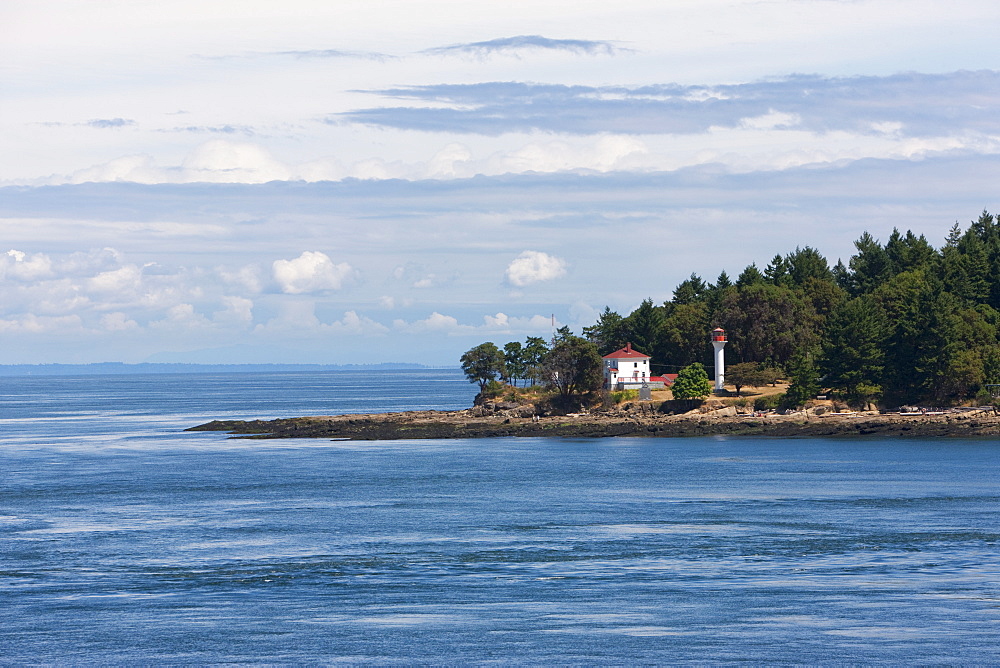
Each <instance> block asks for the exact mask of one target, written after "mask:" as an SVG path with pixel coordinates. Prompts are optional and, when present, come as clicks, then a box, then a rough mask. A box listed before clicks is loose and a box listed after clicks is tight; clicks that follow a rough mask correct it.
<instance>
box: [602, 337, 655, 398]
mask: <svg viewBox="0 0 1000 668" xmlns="http://www.w3.org/2000/svg"><path fill="white" fill-rule="evenodd" d="M650 359H651V358H650V356H649V355H644V354H642V353H640V352H639V351H638V350H633V349H632V344H631V343H627V344H625V347H624V348H622V349H620V350H616V351H615V352H613V353H611V354H610V355H605V356H604V387H605V388H606V389H608V390H637V389H639V388H640V387H643V386H647V387H649V388H651V389H662V388H664V387H666V384H667V379H665V378H662V377H660V376H653V375H651V373H650V370H649V360H650Z"/></svg>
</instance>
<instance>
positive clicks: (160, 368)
mask: <svg viewBox="0 0 1000 668" xmlns="http://www.w3.org/2000/svg"><path fill="white" fill-rule="evenodd" d="M452 368H454V369H458V367H457V366H454V367H452V366H433V365H425V364H416V363H410V362H385V363H382V364H195V363H187V362H138V363H135V364H128V363H125V362H95V363H92V364H0V377H14V376H125V375H138V374H178V373H264V372H295V371H420V370H427V369H452Z"/></svg>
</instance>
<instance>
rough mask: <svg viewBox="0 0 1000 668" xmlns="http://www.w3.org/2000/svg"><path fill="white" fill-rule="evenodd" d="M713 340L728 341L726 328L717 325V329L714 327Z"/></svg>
mask: <svg viewBox="0 0 1000 668" xmlns="http://www.w3.org/2000/svg"><path fill="white" fill-rule="evenodd" d="M712 341H713V342H715V341H722V342H723V343H724V342H725V341H726V330H724V329H722V328H721V327H716V328H715V329H713V330H712Z"/></svg>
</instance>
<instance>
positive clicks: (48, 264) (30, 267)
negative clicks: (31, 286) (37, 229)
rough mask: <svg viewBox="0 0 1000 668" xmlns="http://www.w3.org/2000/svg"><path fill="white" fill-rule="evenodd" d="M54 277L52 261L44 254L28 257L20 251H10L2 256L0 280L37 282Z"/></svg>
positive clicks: (0, 258) (0, 259) (0, 256)
mask: <svg viewBox="0 0 1000 668" xmlns="http://www.w3.org/2000/svg"><path fill="white" fill-rule="evenodd" d="M51 275H52V260H51V259H50V258H49V257H48V256H47V255H45V254H44V253H35V254H33V255H30V256H29V255H28V254H27V253H25V252H23V251H19V250H9V251H7V252H6V253H5V254H4V255H0V278H12V279H16V280H19V281H35V280H38V279H40V278H45V277H48V276H51Z"/></svg>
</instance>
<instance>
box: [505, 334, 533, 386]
mask: <svg viewBox="0 0 1000 668" xmlns="http://www.w3.org/2000/svg"><path fill="white" fill-rule="evenodd" d="M503 365H504V368H505V370H506V374H505V375H506V379H507V380H508V381H513V382H512V383H511V384H512V385H514V387H517V379H518V378H526V377H527V374H528V366H527V365H526V364H525V362H524V346H522V345H521V344H520V342H518V341H510V342H508V343H505V344H504V347H503Z"/></svg>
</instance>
